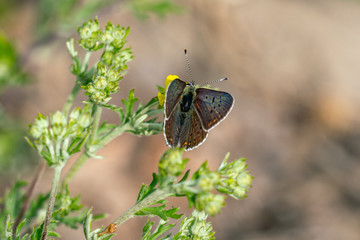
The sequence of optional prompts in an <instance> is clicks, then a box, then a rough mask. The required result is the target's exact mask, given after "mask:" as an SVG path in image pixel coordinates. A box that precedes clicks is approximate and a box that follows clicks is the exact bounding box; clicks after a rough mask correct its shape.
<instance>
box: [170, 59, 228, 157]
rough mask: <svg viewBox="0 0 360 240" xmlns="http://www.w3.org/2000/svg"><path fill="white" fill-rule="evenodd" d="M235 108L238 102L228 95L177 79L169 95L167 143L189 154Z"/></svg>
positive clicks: (172, 84)
mask: <svg viewBox="0 0 360 240" xmlns="http://www.w3.org/2000/svg"><path fill="white" fill-rule="evenodd" d="M185 54H186V52H185ZM187 61H188V60H187ZM221 80H226V78H224V79H221ZM233 105H234V99H233V97H232V96H231V95H230V94H229V93H227V92H222V91H217V90H212V89H208V88H201V87H197V86H195V85H194V83H193V82H190V83H187V82H184V81H182V80H180V79H175V80H173V81H172V82H171V83H170V85H169V87H168V88H167V90H166V93H165V105H164V113H165V119H164V137H165V140H166V144H167V145H168V146H169V147H172V148H174V147H183V148H184V149H185V151H189V150H192V149H194V148H196V147H198V146H200V145H201V144H202V143H203V142H204V141H205V140H206V138H207V135H208V132H209V131H210V130H211V129H213V128H214V127H216V126H217V125H218V124H219V123H220V122H221V121H222V120H224V119H225V118H226V117H227V115H228V114H229V113H230V111H231V109H232V107H233Z"/></svg>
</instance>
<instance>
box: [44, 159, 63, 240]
mask: <svg viewBox="0 0 360 240" xmlns="http://www.w3.org/2000/svg"><path fill="white" fill-rule="evenodd" d="M63 166H64V165H58V166H56V167H55V171H54V177H53V183H52V186H51V191H50V198H49V203H48V208H47V212H46V217H45V222H44V228H43V232H42V234H41V240H46V237H47V234H48V230H49V224H50V220H51V215H52V212H53V209H54V204H55V200H56V194H57V189H58V185H59V181H60V175H61V170H62V168H63Z"/></svg>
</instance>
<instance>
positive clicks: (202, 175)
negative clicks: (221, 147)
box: [178, 158, 252, 216]
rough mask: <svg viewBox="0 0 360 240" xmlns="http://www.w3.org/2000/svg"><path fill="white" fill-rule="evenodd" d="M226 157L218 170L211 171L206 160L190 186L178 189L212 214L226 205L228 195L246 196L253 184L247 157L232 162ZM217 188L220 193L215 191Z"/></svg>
mask: <svg viewBox="0 0 360 240" xmlns="http://www.w3.org/2000/svg"><path fill="white" fill-rule="evenodd" d="M226 159H227V158H226ZM226 159H225V161H224V162H223V163H222V164H221V166H220V168H219V170H216V171H211V170H210V169H209V168H208V167H207V166H206V162H205V163H204V164H203V165H202V166H201V167H200V169H199V170H198V171H196V172H195V173H194V175H193V177H192V181H191V182H189V183H190V187H189V185H185V186H183V187H182V189H180V191H178V192H180V194H184V195H186V196H188V198H189V200H190V201H192V204H194V205H195V208H196V209H197V210H199V211H205V212H206V213H207V214H209V215H211V216H214V215H215V214H218V213H219V212H220V210H221V208H222V207H224V206H225V198H226V195H230V196H232V197H234V198H236V199H242V198H245V197H246V193H247V192H248V190H249V188H250V185H251V181H252V177H251V175H250V173H249V172H248V171H247V170H246V168H247V165H246V164H245V159H238V160H235V161H233V162H231V163H230V164H227V163H226ZM215 189H216V190H217V191H218V192H220V194H219V193H217V194H215V193H213V192H214V190H215ZM223 194H226V195H223Z"/></svg>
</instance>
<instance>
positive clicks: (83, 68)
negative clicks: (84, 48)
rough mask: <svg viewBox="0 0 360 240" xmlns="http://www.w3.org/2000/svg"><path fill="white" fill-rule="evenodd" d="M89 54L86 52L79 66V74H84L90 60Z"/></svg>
mask: <svg viewBox="0 0 360 240" xmlns="http://www.w3.org/2000/svg"><path fill="white" fill-rule="evenodd" d="M90 56H91V52H86V53H85V56H84V60H83V62H82V65H81V69H80V70H81V72H82V73H83V72H85V71H86V70H87V68H88V66H89V60H90Z"/></svg>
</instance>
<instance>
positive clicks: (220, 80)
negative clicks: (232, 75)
mask: <svg viewBox="0 0 360 240" xmlns="http://www.w3.org/2000/svg"><path fill="white" fill-rule="evenodd" d="M225 80H228V78H226V77H225V78H220V79H218V80H214V81H210V82H207V83H205V84H202V85H201V86H205V85H209V84H212V83H216V82H222V81H225Z"/></svg>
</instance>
